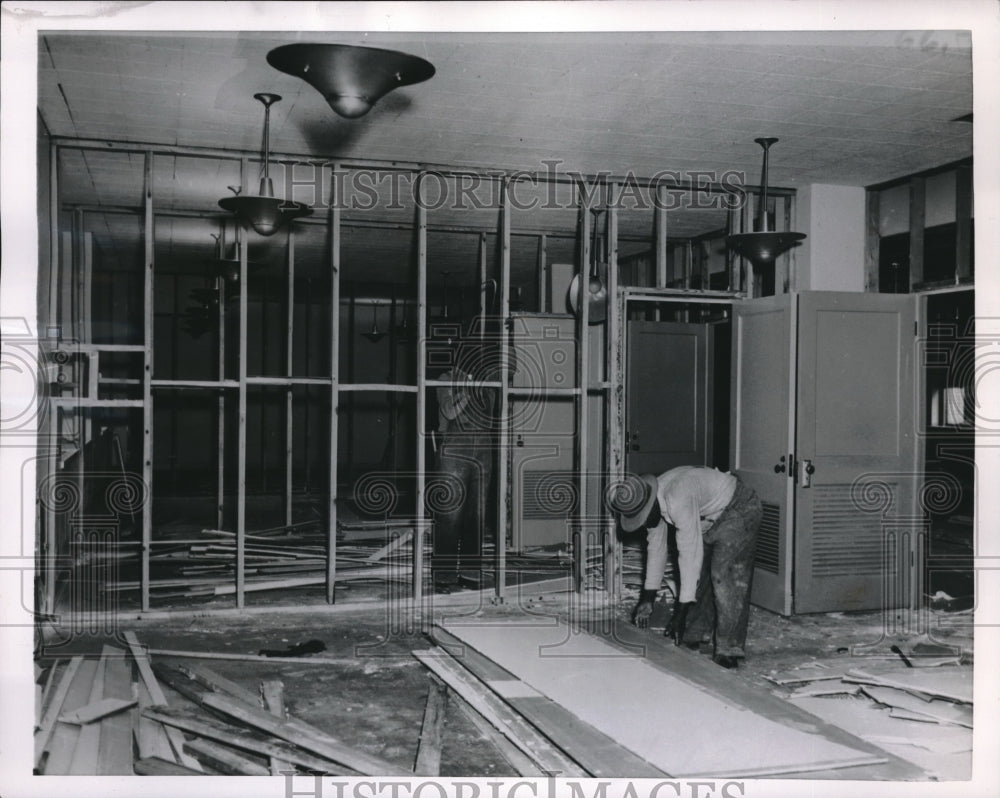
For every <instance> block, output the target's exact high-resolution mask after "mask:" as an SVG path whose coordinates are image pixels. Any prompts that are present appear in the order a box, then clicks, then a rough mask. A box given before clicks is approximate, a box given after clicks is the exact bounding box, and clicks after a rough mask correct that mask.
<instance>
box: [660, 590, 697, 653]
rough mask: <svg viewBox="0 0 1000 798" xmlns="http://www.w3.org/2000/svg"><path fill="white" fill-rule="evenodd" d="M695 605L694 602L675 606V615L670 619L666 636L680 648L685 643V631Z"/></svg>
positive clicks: (685, 602)
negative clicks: (689, 614)
mask: <svg viewBox="0 0 1000 798" xmlns="http://www.w3.org/2000/svg"><path fill="white" fill-rule="evenodd" d="M693 605H694V602H693V601H684V602H678V603H676V604H674V614H673V615H672V616H671V617H670V623H669V624H667V631H666V635H667V637H669V638H670V639H671V640H673V641H674V644H675V645H678V646H679V645H680V644H681V643H682V642H684V629H685V627H687V617H688V613H689V612H690V611H691V607H692V606H693Z"/></svg>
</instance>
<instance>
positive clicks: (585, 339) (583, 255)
mask: <svg viewBox="0 0 1000 798" xmlns="http://www.w3.org/2000/svg"><path fill="white" fill-rule="evenodd" d="M578 197H579V199H578V202H579V207H580V214H581V217H582V218H581V226H580V237H581V246H580V263H579V265H578V274H579V279H580V289H579V293H578V296H579V299H578V301H577V305H578V307H579V312H578V316H577V324H576V329H577V339H576V387H577V394H576V470H577V509H576V515H577V518H576V532H575V534H574V536H573V590H574V592H576V593H580V592H581V591H582V590H583V582H584V576H585V572H586V567H587V552H586V545H587V536H586V528H587V527H586V520H587V446H588V445H589V435H588V432H589V429H588V426H589V425H588V423H587V422H588V419H587V389H588V388H589V386H590V347H589V343H590V334H589V327H590V273H589V264H590V258H591V252H590V224H591V220H590V204H589V202H588V201H587V198H586V197H585V196H584V194H583V192H582V190H581V191H579V192H578Z"/></svg>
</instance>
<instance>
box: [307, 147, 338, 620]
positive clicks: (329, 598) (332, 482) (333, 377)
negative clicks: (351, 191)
mask: <svg viewBox="0 0 1000 798" xmlns="http://www.w3.org/2000/svg"><path fill="white" fill-rule="evenodd" d="M338 168H339V164H333V168H332V170H331V173H330V451H329V460H330V468H329V486H328V490H329V501H328V504H327V519H328V529H327V543H326V546H327V556H326V603H327V604H333V603H334V602H335V601H336V600H337V478H338V473H337V449H338V446H339V443H338V441H339V436H340V235H341V231H340V204H341V202H342V201H343V197H341V196H339V195H338V194H337V193H336V186H337V170H338ZM306 321H307V324H306V329H308V318H307V320H306ZM308 404H309V403H308V402H306V406H307V407H308ZM307 437H308V436H307ZM307 457H308V453H307ZM306 462H308V460H307V461H306Z"/></svg>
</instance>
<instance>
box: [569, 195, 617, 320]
mask: <svg viewBox="0 0 1000 798" xmlns="http://www.w3.org/2000/svg"><path fill="white" fill-rule="evenodd" d="M590 212H591V213H592V214H594V229H593V237H592V243H591V245H590V264H591V265H590V279H589V280H588V281H587V287H588V289H589V290H588V292H587V297H588V299H587V301H588V304H589V308H588V309H587V321H588V323H590V324H603V323H604V320H605V318H607V315H608V284H607V280H606V275H607V273H608V264H607V263H606V262H604V259H603V258H601V257H599V255H598V252H597V221H598V219H600V216H601V214H602V213H604V211H603V210H602V209H600V208H591V209H590ZM569 304H570V307H571V308H572V309H573V313H575V314H576V315H577V316H579V315H580V275H579V274H575V275H573V279H572V281H571V282H570V284H569Z"/></svg>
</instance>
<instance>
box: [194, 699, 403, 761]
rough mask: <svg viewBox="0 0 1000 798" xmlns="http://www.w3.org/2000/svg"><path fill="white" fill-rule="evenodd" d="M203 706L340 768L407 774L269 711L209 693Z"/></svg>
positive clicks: (305, 725)
mask: <svg viewBox="0 0 1000 798" xmlns="http://www.w3.org/2000/svg"><path fill="white" fill-rule="evenodd" d="M202 704H204V705H205V706H207V707H210V708H212V709H215V710H218V711H219V712H222V713H224V714H226V715H229V716H231V717H233V718H236V719H237V720H239V721H241V722H243V723H245V724H247V725H249V726H253V727H255V728H257V729H259V730H262V731H265V732H267V733H268V734H271V735H273V736H275V737H278V738H279V739H282V740H286V741H287V742H290V743H293V744H294V745H297V746H299V747H300V748H304V749H305V750H307V751H311V752H312V753H314V754H317V755H318V756H320V757H323V758H325V759H331V760H333V761H334V762H337V763H339V764H341V765H346V766H347V767H349V768H351V769H353V770H356V771H358V772H359V773H361V774H362V775H365V776H376V775H381V776H386V775H391V776H401V775H406V773H405V771H404V770H403V769H402V768H400V767H399V766H397V765H394V764H392V763H391V762H388V761H386V760H383V759H379V758H378V757H374V756H371V755H369V754H365V753H363V752H361V751H358V750H356V749H353V748H350V747H349V746H346V745H344V744H343V743H342V742H341V741H340V740H338V739H336V738H335V737H333V736H332V735H330V734H327V733H326V732H324V731H322V730H321V729H318V728H316V727H315V726H312V725H310V724H308V723H306V722H305V721H302V720H297V719H291V718H288V719H280V718H276V717H275V716H273V715H271V714H269V713H267V712H266V711H264V710H262V709H260V708H259V707H255V706H252V705H249V704H245V703H243V702H242V701H240V700H239V699H236V698H230V697H229V696H224V695H222V694H221V693H208V694H206V695H205V696H204V697H203V698H202Z"/></svg>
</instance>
